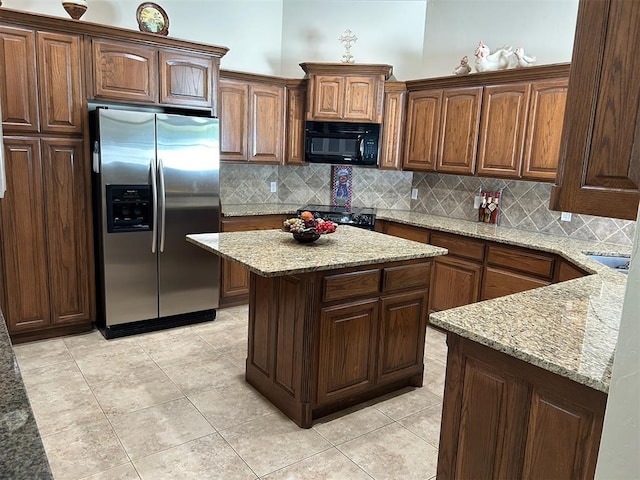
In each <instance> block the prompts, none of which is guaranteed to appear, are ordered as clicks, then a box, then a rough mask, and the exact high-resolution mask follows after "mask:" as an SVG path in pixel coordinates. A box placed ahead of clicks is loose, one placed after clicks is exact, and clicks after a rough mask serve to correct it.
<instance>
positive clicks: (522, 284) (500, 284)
mask: <svg viewBox="0 0 640 480" xmlns="http://www.w3.org/2000/svg"><path fill="white" fill-rule="evenodd" d="M550 284H551V282H547V281H545V280H540V279H538V278H533V277H528V276H526V275H521V274H519V273H515V272H508V271H506V270H500V269H498V268H492V267H487V269H486V273H485V276H484V282H483V285H482V300H489V299H492V298H497V297H503V296H505V295H510V294H512V293H518V292H524V291H525V290H531V289H533V288H538V287H546V286H547V285H550Z"/></svg>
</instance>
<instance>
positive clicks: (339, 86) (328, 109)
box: [308, 75, 345, 120]
mask: <svg viewBox="0 0 640 480" xmlns="http://www.w3.org/2000/svg"><path fill="white" fill-rule="evenodd" d="M310 85H311V86H312V88H311V89H310V90H309V93H310V98H309V101H310V102H311V107H312V108H311V112H310V115H309V117H308V119H309V120H340V119H341V118H342V114H343V111H344V94H345V78H344V77H332V76H324V75H317V76H316V77H315V79H312V80H311V81H310Z"/></svg>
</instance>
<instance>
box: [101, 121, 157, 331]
mask: <svg viewBox="0 0 640 480" xmlns="http://www.w3.org/2000/svg"><path fill="white" fill-rule="evenodd" d="M98 115H99V119H98V121H99V141H100V179H101V181H100V184H101V189H102V193H101V195H102V202H101V209H102V212H101V216H102V218H101V221H102V232H103V234H102V246H103V247H102V252H100V254H101V255H102V257H103V258H102V259H101V261H102V262H103V265H104V267H103V268H104V278H103V281H102V284H103V290H104V291H103V298H104V305H103V308H104V312H105V322H106V325H107V326H108V327H110V326H113V325H119V324H123V323H129V322H134V321H138V320H148V319H155V318H157V317H158V281H157V278H158V277H157V275H158V274H157V268H158V262H157V254H154V253H153V252H152V238H153V232H152V231H140V232H124V233H123V232H114V233H107V225H106V223H107V214H106V208H107V204H106V203H107V200H106V195H105V193H106V186H107V185H113V184H129V185H149V182H150V178H151V171H150V169H151V168H152V167H153V168H155V165H156V161H155V156H156V151H155V150H156V143H155V115H154V114H153V113H146V112H129V111H122V110H111V109H109V110H102V109H101V110H99V113H98Z"/></svg>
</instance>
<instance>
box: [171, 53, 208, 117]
mask: <svg viewBox="0 0 640 480" xmlns="http://www.w3.org/2000/svg"><path fill="white" fill-rule="evenodd" d="M159 73H160V103H162V104H164V105H180V106H186V107H202V108H213V106H214V99H215V98H216V89H215V85H216V84H217V68H216V64H215V63H214V61H213V58H212V57H208V56H206V55H193V54H185V53H180V52H172V51H160V72H159Z"/></svg>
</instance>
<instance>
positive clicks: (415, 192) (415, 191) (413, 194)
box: [411, 188, 418, 200]
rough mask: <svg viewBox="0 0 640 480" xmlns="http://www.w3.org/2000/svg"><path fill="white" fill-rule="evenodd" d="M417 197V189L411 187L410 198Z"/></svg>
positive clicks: (414, 198) (415, 198)
mask: <svg viewBox="0 0 640 480" xmlns="http://www.w3.org/2000/svg"><path fill="white" fill-rule="evenodd" d="M417 199H418V189H417V188H412V189H411V200H417Z"/></svg>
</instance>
